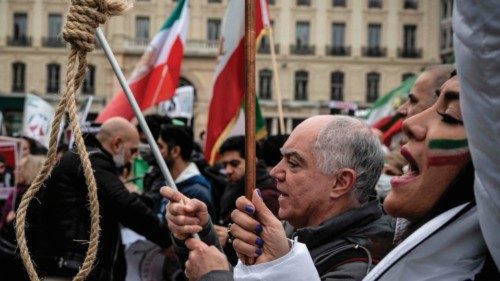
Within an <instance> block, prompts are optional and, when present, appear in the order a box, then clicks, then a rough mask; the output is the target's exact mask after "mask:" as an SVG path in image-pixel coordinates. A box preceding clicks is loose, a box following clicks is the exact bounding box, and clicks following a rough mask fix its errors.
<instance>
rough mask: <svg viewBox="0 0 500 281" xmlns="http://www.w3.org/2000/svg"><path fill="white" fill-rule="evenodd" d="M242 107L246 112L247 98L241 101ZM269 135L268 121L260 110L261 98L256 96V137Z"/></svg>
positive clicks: (260, 137)
mask: <svg viewBox="0 0 500 281" xmlns="http://www.w3.org/2000/svg"><path fill="white" fill-rule="evenodd" d="M241 109H242V110H243V112H245V100H242V101H241ZM266 135H267V129H266V121H265V120H264V117H263V116H262V112H261V110H260V105H259V98H258V97H255V138H256V139H257V140H259V139H262V138H264V137H265V136H266Z"/></svg>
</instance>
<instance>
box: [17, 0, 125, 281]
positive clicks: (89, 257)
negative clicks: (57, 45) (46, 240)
mask: <svg viewBox="0 0 500 281" xmlns="http://www.w3.org/2000/svg"><path fill="white" fill-rule="evenodd" d="M130 7H131V6H130V5H129V4H127V3H123V2H116V1H114V2H111V1H108V2H106V1H104V0H72V6H71V7H70V10H69V13H68V15H67V18H66V24H65V26H64V29H63V37H64V39H65V40H66V41H67V42H69V43H70V44H71V53H70V54H69V56H68V69H67V73H66V87H65V91H64V93H63V95H62V96H61V99H60V100H59V103H58V105H57V107H56V113H55V117H54V121H53V123H52V128H51V133H50V140H49V151H48V155H47V160H46V161H45V163H44V165H43V167H42V169H41V170H40V172H39V173H38V175H37V176H36V178H35V180H34V181H33V183H32V184H31V186H30V187H29V188H28V190H27V191H26V193H25V194H24V196H23V198H22V200H21V203H20V205H19V209H18V211H17V215H16V238H17V241H18V245H19V251H20V254H21V258H22V261H23V264H24V266H25V268H26V271H27V272H28V275H29V277H30V280H31V281H38V280H40V279H39V277H38V274H37V273H36V270H35V267H34V265H33V261H32V260H31V257H30V254H29V250H28V247H27V242H26V237H25V225H26V213H27V209H28V206H29V203H30V201H31V200H32V199H33V197H34V196H35V195H36V193H37V192H38V191H39V189H40V188H41V186H42V184H43V182H44V181H45V180H46V179H47V178H48V177H49V175H50V173H51V171H52V167H53V166H54V165H55V164H56V155H57V136H58V131H59V125H60V123H61V120H62V117H63V115H64V112H65V109H67V110H68V114H69V124H70V127H71V129H72V131H73V134H74V135H75V144H76V147H77V151H78V154H79V155H80V159H81V161H82V167H83V171H84V175H85V181H86V184H87V187H88V199H89V202H90V216H91V225H90V242H89V247H88V249H87V254H86V257H85V260H84V262H83V264H82V266H81V268H80V270H79V272H78V273H77V275H76V276H75V277H74V278H73V280H75V281H76V280H78V281H81V280H85V278H86V277H87V276H88V275H89V273H90V272H91V270H92V265H93V263H94V261H95V258H96V254H97V249H98V244H99V232H100V226H99V202H98V198H97V185H96V181H95V177H94V174H93V171H92V166H91V164H90V160H89V157H88V153H87V150H86V148H85V145H84V142H83V138H82V133H81V131H80V127H79V124H78V117H77V113H76V112H77V108H76V101H75V93H76V92H77V90H78V88H79V87H80V85H81V84H82V82H83V79H84V77H85V71H86V68H87V52H90V51H92V50H93V49H94V33H95V29H96V28H97V27H98V26H99V24H103V23H105V22H106V19H107V17H108V15H117V14H121V13H123V12H125V11H126V10H128V9H129V8H130ZM76 66H77V68H76V69H75V67H76Z"/></svg>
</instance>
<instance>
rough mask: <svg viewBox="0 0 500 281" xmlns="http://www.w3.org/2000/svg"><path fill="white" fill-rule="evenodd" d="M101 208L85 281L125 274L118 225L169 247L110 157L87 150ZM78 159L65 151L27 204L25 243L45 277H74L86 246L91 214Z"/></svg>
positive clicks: (163, 226) (165, 231)
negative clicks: (93, 258)
mask: <svg viewBox="0 0 500 281" xmlns="http://www.w3.org/2000/svg"><path fill="white" fill-rule="evenodd" d="M89 154H90V162H91V163H92V169H93V170H94V176H95V179H96V182H97V190H98V199H99V207H100V210H99V211H100V226H101V233H100V236H99V249H98V253H97V258H96V261H95V263H94V269H93V270H92V272H91V275H90V276H89V277H88V278H87V280H123V279H124V277H125V274H126V270H125V259H124V255H123V245H122V242H121V232H120V225H123V226H125V227H128V228H130V229H132V230H134V231H135V232H137V233H139V234H141V235H143V236H145V237H146V238H147V239H148V240H150V241H153V242H154V243H156V244H158V245H159V246H160V247H162V248H165V247H167V246H169V245H170V244H171V242H170V235H169V232H168V228H167V227H166V224H164V223H162V222H160V220H159V219H158V217H157V216H156V215H155V213H154V212H152V211H151V210H150V209H149V208H148V207H147V206H146V205H144V204H143V203H142V202H141V200H140V199H139V196H138V195H137V194H134V193H129V192H128V191H127V189H126V188H125V186H124V185H123V183H122V182H121V181H120V179H119V177H118V174H117V169H116V167H115V164H114V162H113V159H112V156H111V155H110V154H109V153H108V152H106V151H105V150H104V149H103V148H102V147H96V148H91V149H90V153H89ZM87 193H88V192H87V186H86V184H85V178H84V175H83V169H82V167H81V164H80V159H79V156H78V155H77V154H76V153H74V152H72V151H69V152H67V153H66V154H64V156H63V157H62V158H61V160H60V162H59V163H58V164H57V165H56V166H55V167H54V170H53V171H52V175H51V176H50V178H49V179H48V180H47V182H46V183H45V188H42V189H41V191H40V192H39V194H37V198H38V200H33V201H32V202H33V203H32V204H31V205H32V206H30V212H31V214H29V218H31V221H28V224H29V225H30V226H29V227H28V241H29V242H31V243H30V244H31V245H30V246H31V247H30V250H31V252H32V254H33V256H34V261H35V264H36V265H37V270H38V271H39V272H41V273H42V275H46V276H73V275H74V274H75V273H76V272H77V271H78V267H79V266H80V264H81V263H82V261H83V259H84V257H85V253H86V250H87V246H88V240H89V230H90V212H89V210H88V205H89V203H88V202H87Z"/></svg>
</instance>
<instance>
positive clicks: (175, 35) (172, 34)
mask: <svg viewBox="0 0 500 281" xmlns="http://www.w3.org/2000/svg"><path fill="white" fill-rule="evenodd" d="M188 2H189V0H179V1H177V5H176V6H175V8H174V10H173V12H172V14H171V15H170V17H169V18H168V19H167V21H166V22H165V23H164V24H163V26H162V27H161V30H160V32H158V33H157V34H156V35H155V37H154V38H153V40H151V43H150V44H149V47H148V49H147V50H146V52H145V53H144V54H143V55H142V57H141V60H140V61H139V64H138V65H137V66H136V67H135V69H134V71H133V72H132V76H131V77H130V79H129V82H128V84H129V86H130V89H131V90H132V92H133V93H134V97H135V99H136V100H137V103H138V104H139V107H140V108H141V110H145V109H147V108H149V107H151V106H153V105H155V104H157V103H159V102H161V101H164V100H167V99H169V98H171V97H172V96H173V95H174V91H175V88H177V84H178V82H179V75H180V71H181V63H182V55H183V53H184V46H185V45H186V37H187V31H188V22H189V18H188V17H189V11H188V4H189V3H188ZM114 116H121V117H124V118H126V119H132V117H134V113H133V111H132V108H131V107H130V105H129V104H128V101H127V98H126V97H125V94H124V93H123V91H120V92H118V93H117V94H116V95H115V96H114V98H113V99H112V100H111V102H109V103H108V104H107V106H106V107H105V108H104V109H103V111H101V113H100V114H99V116H97V119H96V122H98V123H102V122H104V121H106V120H107V119H109V118H111V117H114Z"/></svg>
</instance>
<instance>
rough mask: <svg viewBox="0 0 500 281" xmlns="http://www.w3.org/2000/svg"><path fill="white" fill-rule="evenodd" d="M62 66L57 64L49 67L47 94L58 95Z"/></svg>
mask: <svg viewBox="0 0 500 281" xmlns="http://www.w3.org/2000/svg"><path fill="white" fill-rule="evenodd" d="M60 73H61V66H60V65H59V64H57V63H51V64H48V65H47V93H49V94H57V93H58V92H59V81H60V79H59V78H60V76H59V75H60Z"/></svg>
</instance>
